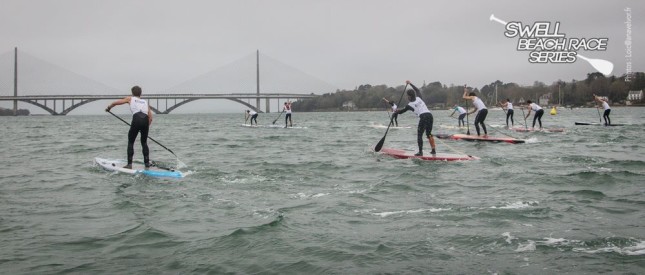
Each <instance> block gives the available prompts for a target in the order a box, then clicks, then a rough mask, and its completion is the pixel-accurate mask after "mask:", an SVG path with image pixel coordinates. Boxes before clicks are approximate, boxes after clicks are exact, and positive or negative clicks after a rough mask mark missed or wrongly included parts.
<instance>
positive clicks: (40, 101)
mask: <svg viewBox="0 0 645 275" xmlns="http://www.w3.org/2000/svg"><path fill="white" fill-rule="evenodd" d="M125 96H126V95H120V96H118V95H36V96H0V101H21V102H26V103H29V104H31V105H34V106H37V107H40V108H42V109H44V110H45V111H47V112H49V113H50V114H52V115H66V114H68V113H69V112H71V111H72V110H74V109H76V108H78V107H80V106H82V105H85V104H87V103H90V102H93V101H97V100H105V99H109V100H116V99H121V98H124V97H125ZM311 97H316V95H313V94H309V95H305V94H260V95H256V94H146V95H145V97H143V98H145V99H146V100H147V101H148V104H149V105H150V109H152V111H153V112H154V113H156V114H169V113H170V112H171V111H172V110H175V109H177V108H178V107H180V106H181V105H184V104H186V103H189V102H192V101H195V100H199V99H227V100H231V101H234V102H237V103H240V104H242V105H244V106H246V107H248V108H250V109H253V110H255V111H258V112H262V111H261V110H260V108H258V107H256V106H253V105H251V104H250V103H248V102H246V101H243V99H256V100H260V99H263V100H264V101H265V102H266V106H265V110H266V112H267V113H269V111H270V106H269V102H271V99H277V100H278V101H279V100H280V99H284V100H298V99H304V98H311ZM169 101H171V102H170V106H169V105H168V102H169ZM47 102H50V103H51V106H50V105H48V104H47ZM57 102H60V103H61V104H57ZM66 103H67V104H66ZM164 103H165V105H164ZM160 104H161V107H160ZM61 105H62V109H61V110H60V111H58V110H57V108H58V106H61ZM162 107H163V109H162ZM276 109H280V105H279V104H278V106H277V108H276Z"/></svg>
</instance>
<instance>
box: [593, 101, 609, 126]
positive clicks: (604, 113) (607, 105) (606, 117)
mask: <svg viewBox="0 0 645 275" xmlns="http://www.w3.org/2000/svg"><path fill="white" fill-rule="evenodd" d="M593 99H594V100H595V101H596V102H598V104H601V105H602V108H603V109H604V110H605V112H603V113H602V118H603V119H605V126H607V125H611V119H609V113H611V108H609V103H607V101H606V100H605V99H604V98H602V97H599V96H597V95H595V94H594V95H593Z"/></svg>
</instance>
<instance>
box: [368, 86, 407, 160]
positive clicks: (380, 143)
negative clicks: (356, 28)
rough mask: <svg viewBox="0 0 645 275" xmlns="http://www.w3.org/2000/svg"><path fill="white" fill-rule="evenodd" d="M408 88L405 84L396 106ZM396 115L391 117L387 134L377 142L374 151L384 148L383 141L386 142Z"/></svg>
mask: <svg viewBox="0 0 645 275" xmlns="http://www.w3.org/2000/svg"><path fill="white" fill-rule="evenodd" d="M407 88H408V84H407V83H406V84H405V87H404V88H403V93H401V98H399V103H398V104H396V106H399V105H401V100H403V95H405V90H406V89H407ZM393 117H394V116H391V117H390V123H389V124H388V125H387V129H385V134H384V135H383V138H381V140H380V141H379V142H378V143H377V144H376V146H375V147H374V152H378V151H381V148H383V143H385V137H386V136H387V132H388V131H389V130H390V126H392V120H393Z"/></svg>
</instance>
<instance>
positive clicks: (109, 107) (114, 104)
mask: <svg viewBox="0 0 645 275" xmlns="http://www.w3.org/2000/svg"><path fill="white" fill-rule="evenodd" d="M130 98H131V97H130V96H126V97H124V98H122V99H119V100H116V101H114V102H112V103H110V105H108V107H107V108H105V111H106V112H109V111H110V110H111V109H112V108H113V107H114V106H116V105H122V104H126V103H128V104H129V103H130ZM148 110H149V109H148Z"/></svg>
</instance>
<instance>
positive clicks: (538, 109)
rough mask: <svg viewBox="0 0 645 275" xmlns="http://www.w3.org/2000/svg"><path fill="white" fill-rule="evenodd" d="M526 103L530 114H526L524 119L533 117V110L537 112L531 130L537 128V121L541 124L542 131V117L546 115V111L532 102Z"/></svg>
mask: <svg viewBox="0 0 645 275" xmlns="http://www.w3.org/2000/svg"><path fill="white" fill-rule="evenodd" d="M526 103H528V104H529V105H528V106H527V107H526V108H527V109H528V110H529V112H528V113H527V114H526V117H524V118H525V119H526V118H528V117H529V116H530V115H531V110H533V111H534V112H535V115H533V126H531V129H533V128H535V120H537V121H538V122H539V123H540V130H541V129H542V115H544V110H543V109H542V107H540V105H537V104H535V103H533V102H532V101H530V100H527V101H526Z"/></svg>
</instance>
